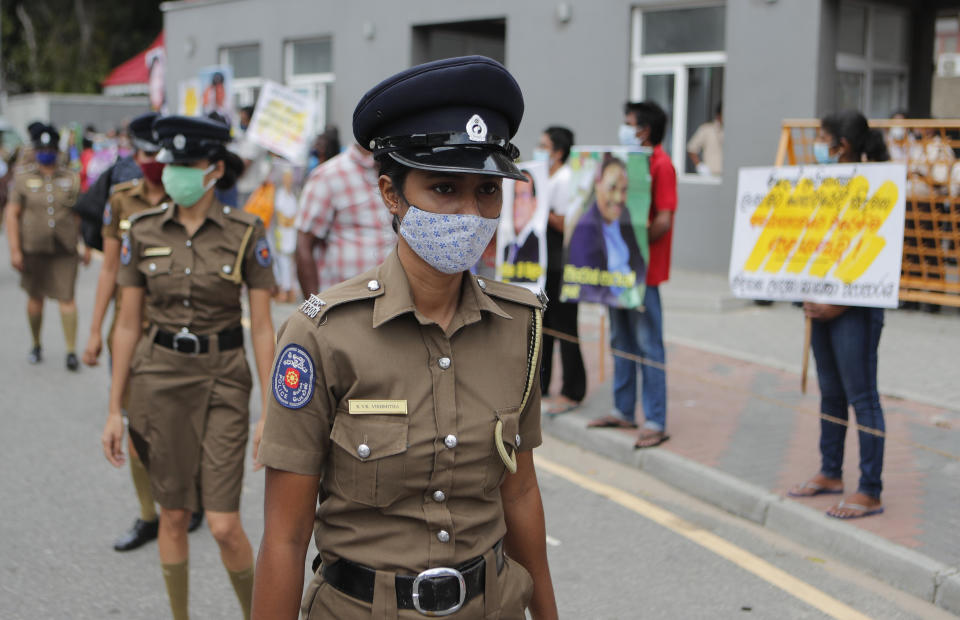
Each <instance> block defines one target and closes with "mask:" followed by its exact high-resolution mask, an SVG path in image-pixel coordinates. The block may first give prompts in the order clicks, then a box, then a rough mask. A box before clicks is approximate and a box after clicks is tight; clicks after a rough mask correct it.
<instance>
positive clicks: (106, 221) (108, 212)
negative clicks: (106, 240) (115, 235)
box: [103, 200, 113, 226]
mask: <svg viewBox="0 0 960 620" xmlns="http://www.w3.org/2000/svg"><path fill="white" fill-rule="evenodd" d="M112 221H113V208H112V207H111V206H110V201H109V200H108V201H107V204H106V205H104V207H103V225H104V226H109V225H110V222H112Z"/></svg>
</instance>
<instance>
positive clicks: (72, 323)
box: [60, 310, 77, 353]
mask: <svg viewBox="0 0 960 620" xmlns="http://www.w3.org/2000/svg"><path fill="white" fill-rule="evenodd" d="M60 322H61V323H63V339H64V340H65V341H66V342H67V353H76V352H77V311H76V310H73V311H72V312H61V313H60Z"/></svg>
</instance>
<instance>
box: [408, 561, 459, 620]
mask: <svg viewBox="0 0 960 620" xmlns="http://www.w3.org/2000/svg"><path fill="white" fill-rule="evenodd" d="M435 577H456V578H457V583H458V584H459V586H460V600H459V601H457V604H456V605H454V606H453V607H450V608H448V609H440V610H435V611H434V610H427V609H424V608H423V607H421V606H420V584H421V583H422V582H423V581H424V580H425V579H433V578H435ZM412 590H413V591H412V593H411V598H413V608H414V609H416V610H417V611H418V612H420V613H421V614H423V615H424V616H430V617H439V616H449V615H450V614H453V613H456V612H458V611H460V608H461V607H463V601H464V600H466V598H467V582H466V581H464V579H463V573H461V572H460V571H458V570H457V569H455V568H446V567H441V568H430V569H427V570H425V571H423V572H422V573H420V574H419V575H417V577H416V578H415V579H414V580H413V588H412Z"/></svg>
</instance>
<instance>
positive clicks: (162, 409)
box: [127, 329, 252, 512]
mask: <svg viewBox="0 0 960 620" xmlns="http://www.w3.org/2000/svg"><path fill="white" fill-rule="evenodd" d="M154 333H155V330H154V329H151V330H149V331H148V332H147V333H146V334H145V335H144V337H143V338H141V339H140V342H139V343H138V344H137V349H136V351H135V353H134V358H133V362H132V363H131V365H130V382H129V384H128V388H127V399H128V400H127V417H128V419H129V421H130V436H131V439H133V441H134V445H135V446H136V448H137V452H139V453H140V456H141V458H142V459H143V461H144V464H145V465H146V467H147V472H148V473H149V474H150V487H151V489H152V491H153V496H154V498H155V499H156V500H157V503H159V504H160V505H161V506H163V507H164V508H168V509H182V510H190V511H194V512H195V511H197V510H199V509H200V508H201V507H202V508H205V509H207V510H212V511H215V512H236V511H237V510H239V508H240V492H241V489H242V487H243V459H244V457H245V455H246V447H247V438H248V435H249V430H250V409H249V403H250V389H251V387H252V381H251V377H250V369H249V367H248V366H247V358H246V356H245V354H244V350H243V348H242V347H241V348H237V349H232V350H229V351H224V352H220V351H217V350H215V349H214V350H213V351H211V352H210V353H202V354H200V355H189V354H186V353H179V352H177V351H173V350H172V349H167V348H165V347H162V346H160V345H158V344H155V343H154V342H153V336H154Z"/></svg>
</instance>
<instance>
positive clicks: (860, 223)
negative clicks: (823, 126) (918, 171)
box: [729, 163, 906, 308]
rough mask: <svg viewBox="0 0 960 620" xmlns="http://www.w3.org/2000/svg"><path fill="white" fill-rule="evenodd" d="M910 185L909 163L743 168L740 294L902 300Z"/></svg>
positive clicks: (737, 236)
mask: <svg viewBox="0 0 960 620" xmlns="http://www.w3.org/2000/svg"><path fill="white" fill-rule="evenodd" d="M905 186H906V168H905V167H904V166H903V164H891V163H876V164H830V165H821V166H801V167H781V168H742V169H741V170H740V177H739V183H738V185H737V205H736V215H735V218H734V231H733V247H732V249H731V253H730V272H729V276H730V288H731V290H732V291H733V294H734V295H736V296H737V297H742V298H747V299H766V300H775V301H811V302H817V303H828V304H838V305H844V306H872V307H884V308H896V307H897V301H898V291H899V283H900V267H901V256H902V253H903V226H904V204H905V200H904V195H905V192H904V188H905Z"/></svg>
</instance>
